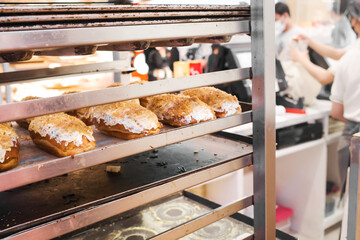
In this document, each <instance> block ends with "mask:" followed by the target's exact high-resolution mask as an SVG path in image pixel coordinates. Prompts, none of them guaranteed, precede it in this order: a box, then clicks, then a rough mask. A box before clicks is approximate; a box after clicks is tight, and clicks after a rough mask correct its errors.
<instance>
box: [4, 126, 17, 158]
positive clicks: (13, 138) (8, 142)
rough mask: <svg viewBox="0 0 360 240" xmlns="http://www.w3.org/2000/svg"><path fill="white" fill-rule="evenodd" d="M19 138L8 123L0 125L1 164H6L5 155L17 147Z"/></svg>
mask: <svg viewBox="0 0 360 240" xmlns="http://www.w3.org/2000/svg"><path fill="white" fill-rule="evenodd" d="M17 140H18V136H17V134H16V132H15V130H14V129H13V128H12V127H11V126H9V125H8V124H7V123H3V124H0V163H4V162H5V155H6V153H7V152H9V151H11V148H12V147H14V146H15V143H16V142H17Z"/></svg>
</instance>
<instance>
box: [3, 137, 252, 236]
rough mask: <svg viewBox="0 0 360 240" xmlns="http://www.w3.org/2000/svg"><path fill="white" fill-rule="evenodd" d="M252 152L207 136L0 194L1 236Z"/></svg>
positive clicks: (244, 146) (248, 147)
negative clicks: (110, 168)
mask: <svg viewBox="0 0 360 240" xmlns="http://www.w3.org/2000/svg"><path fill="white" fill-rule="evenodd" d="M233 137H234V139H236V138H237V137H236V136H235V135H234V136H233ZM251 153H252V146H251V145H250V144H248V143H245V142H240V141H238V140H232V139H227V138H225V137H224V136H214V135H206V136H203V137H199V138H195V139H192V140H188V141H184V142H181V143H177V144H173V145H169V146H166V147H163V148H159V149H154V150H152V151H147V152H144V153H141V154H137V155H133V156H130V157H126V158H122V159H118V160H115V161H112V162H110V163H107V164H101V165H97V166H93V167H90V168H86V169H83V170H80V171H75V172H72V173H69V174H66V175H63V176H59V177H56V178H52V179H49V180H46V181H42V182H38V183H34V184H30V185H27V186H23V187H20V188H16V189H12V190H8V191H4V192H1V193H0V199H1V202H0V237H4V236H7V235H10V234H13V233H16V232H18V231H20V230H23V229H27V228H29V227H33V226H37V225H39V224H42V223H45V222H48V221H51V220H54V219H57V218H60V217H64V216H67V215H70V214H73V213H75V212H79V211H81V210H84V209H89V208H91V207H92V206H96V205H99V204H103V203H106V202H109V201H113V200H115V199H120V198H123V197H125V196H128V195H131V194H134V193H137V192H140V191H144V190H145V189H149V188H152V187H154V186H157V185H161V184H163V183H164V182H169V181H174V180H175V179H178V178H182V177H183V176H188V175H189V174H193V173H194V172H199V171H204V170H206V169H207V168H211V167H213V166H217V165H221V164H223V163H226V162H228V161H231V160H232V159H236V158H239V157H244V156H248V155H249V154H251ZM108 165H111V166H121V171H120V174H113V173H107V172H105V169H106V166H108Z"/></svg>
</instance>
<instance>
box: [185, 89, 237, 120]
mask: <svg viewBox="0 0 360 240" xmlns="http://www.w3.org/2000/svg"><path fill="white" fill-rule="evenodd" d="M183 94H184V95H188V96H191V97H198V98H199V99H200V100H201V101H203V102H204V103H206V104H207V105H209V106H210V107H211V108H212V109H213V110H214V111H215V114H216V117H218V118H222V117H228V116H231V115H234V114H237V113H241V111H242V110H241V106H240V105H239V101H238V99H237V97H235V96H232V95H231V94H228V93H226V92H224V91H221V90H220V89H217V88H214V87H202V88H195V89H190V90H186V91H184V92H183Z"/></svg>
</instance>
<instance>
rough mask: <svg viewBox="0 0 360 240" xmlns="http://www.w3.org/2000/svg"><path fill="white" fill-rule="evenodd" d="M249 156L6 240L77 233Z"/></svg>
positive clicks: (248, 158)
mask: <svg viewBox="0 0 360 240" xmlns="http://www.w3.org/2000/svg"><path fill="white" fill-rule="evenodd" d="M251 162H252V156H246V157H244V158H240V159H237V160H233V161H231V162H228V163H225V164H223V165H221V166H216V167H213V168H210V169H207V170H204V171H201V172H196V173H193V174H191V175H188V176H185V177H183V178H180V179H177V180H174V181H172V182H169V183H165V184H163V185H160V186H157V187H154V188H152V189H149V190H145V191H142V192H139V193H136V194H133V195H131V196H128V197H124V198H122V199H119V200H115V201H112V202H110V203H107V204H103V205H100V206H97V207H93V208H92V209H88V210H87V211H83V212H79V213H77V214H73V215H71V216H67V217H64V218H61V219H59V220H56V221H53V222H49V223H47V224H43V225H41V226H39V227H37V228H33V229H29V230H27V231H24V232H20V233H18V234H16V235H12V236H10V237H8V238H6V239H16V240H17V239H27V240H42V239H50V238H54V237H57V236H60V235H63V234H66V233H69V232H72V231H75V230H77V229H80V228H83V227H86V226H89V225H91V224H93V223H96V222H99V221H101V220H104V219H107V218H110V217H113V216H115V215H117V214H119V213H122V212H125V211H127V210H130V209H133V208H136V207H139V206H141V205H144V204H146V203H149V202H151V201H155V200H157V199H160V198H163V197H166V196H169V195H171V194H174V193H177V192H179V191H182V190H184V189H187V188H190V187H192V186H195V185H198V184H200V183H203V182H205V181H209V180H211V179H214V178H217V177H220V176H222V175H225V174H227V173H230V172H233V171H236V170H238V169H241V168H244V167H246V166H248V165H249V164H251Z"/></svg>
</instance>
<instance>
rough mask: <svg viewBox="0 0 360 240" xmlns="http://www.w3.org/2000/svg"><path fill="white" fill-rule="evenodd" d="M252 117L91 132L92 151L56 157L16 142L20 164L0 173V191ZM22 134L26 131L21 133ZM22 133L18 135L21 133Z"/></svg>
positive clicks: (28, 143)
mask: <svg viewBox="0 0 360 240" xmlns="http://www.w3.org/2000/svg"><path fill="white" fill-rule="evenodd" d="M251 120H252V112H245V113H242V114H238V115H234V116H231V117H227V118H221V119H216V120H213V121H209V122H205V123H200V124H196V125H192V126H188V127H182V128H173V129H171V130H169V129H168V130H165V131H164V132H163V133H160V134H156V135H152V136H148V137H144V138H140V139H136V140H131V141H126V140H120V139H116V138H110V137H105V136H104V135H103V134H101V133H99V132H97V131H95V134H94V136H95V139H96V140H97V147H96V149H95V150H92V151H89V152H85V153H81V154H77V155H75V156H71V157H64V158H57V157H54V156H52V155H50V154H46V153H44V152H43V151H41V150H38V149H37V148H35V147H34V146H33V145H32V143H31V142H29V141H28V142H20V145H21V146H22V147H21V151H20V156H22V158H23V159H21V160H20V165H19V166H18V167H16V168H14V169H12V170H9V171H6V172H3V173H0V191H5V190H8V189H12V188H16V187H19V186H23V185H26V184H29V183H33V182H38V181H41V180H44V179H48V178H51V177H55V176H59V175H62V174H65V173H68V172H72V171H76V170H79V169H83V168H87V167H91V166H94V165H97V164H101V163H105V162H109V161H111V160H114V159H117V158H121V157H126V156H130V155H132V154H136V153H140V152H144V151H148V150H151V149H154V148H158V147H162V146H166V145H169V144H173V143H177V142H181V141H184V140H188V139H191V138H196V137H199V136H203V135H206V134H209V133H214V132H218V131H221V130H224V129H226V128H231V127H234V126H237V125H240V124H244V123H248V122H250V121H251ZM23 134H24V135H25V134H26V133H23ZM21 135H22V134H21Z"/></svg>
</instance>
